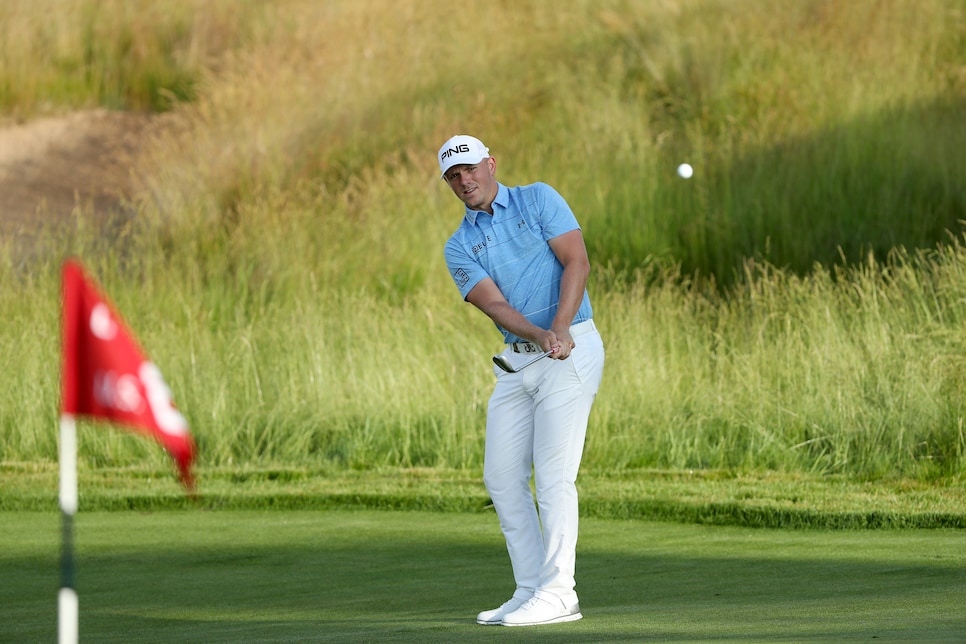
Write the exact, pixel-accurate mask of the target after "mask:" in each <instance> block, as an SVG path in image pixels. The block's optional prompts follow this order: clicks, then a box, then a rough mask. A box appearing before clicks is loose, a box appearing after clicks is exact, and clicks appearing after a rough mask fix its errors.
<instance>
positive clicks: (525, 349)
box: [507, 320, 597, 353]
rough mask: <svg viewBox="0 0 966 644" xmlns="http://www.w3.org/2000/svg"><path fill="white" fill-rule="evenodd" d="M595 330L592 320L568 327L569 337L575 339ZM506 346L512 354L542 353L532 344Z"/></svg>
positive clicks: (538, 347)
mask: <svg viewBox="0 0 966 644" xmlns="http://www.w3.org/2000/svg"><path fill="white" fill-rule="evenodd" d="M596 330H597V325H596V324H594V321H593V320H584V321H583V322H578V323H577V324H575V325H573V326H572V327H570V337H572V338H576V337H577V336H579V335H583V334H585V333H590V332H591V331H596ZM507 346H508V347H510V349H512V350H513V353H543V349H541V348H540V345H538V344H534V343H532V342H511V343H509V344H508V345H507Z"/></svg>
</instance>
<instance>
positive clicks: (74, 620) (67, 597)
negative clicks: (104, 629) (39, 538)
mask: <svg viewBox="0 0 966 644" xmlns="http://www.w3.org/2000/svg"><path fill="white" fill-rule="evenodd" d="M60 510H61V517H62V519H63V532H62V537H61V538H62V541H61V559H60V578H61V584H60V593H59V594H58V595H57V635H58V639H57V641H58V642H59V644H77V635H78V621H79V619H78V617H79V610H78V602H77V591H76V590H75V589H74V514H76V513H77V423H75V422H74V417H73V416H71V415H69V414H64V415H62V416H61V417H60Z"/></svg>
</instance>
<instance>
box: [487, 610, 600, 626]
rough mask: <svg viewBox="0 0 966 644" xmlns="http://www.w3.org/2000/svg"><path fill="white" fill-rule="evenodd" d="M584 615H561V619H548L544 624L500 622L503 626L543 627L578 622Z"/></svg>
mask: <svg viewBox="0 0 966 644" xmlns="http://www.w3.org/2000/svg"><path fill="white" fill-rule="evenodd" d="M582 618H583V615H582V614H580V613H574V614H572V615H561V616H560V617H554V618H553V619H548V620H546V621H544V622H524V623H522V624H513V623H509V624H508V623H507V622H500V624H502V625H503V626H543V625H545V624H563V623H564V622H576V621H577V620H578V619H582Z"/></svg>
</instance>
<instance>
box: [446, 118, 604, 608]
mask: <svg viewBox="0 0 966 644" xmlns="http://www.w3.org/2000/svg"><path fill="white" fill-rule="evenodd" d="M437 158H438V161H439V169H440V172H441V173H442V178H443V180H444V181H446V183H447V184H448V185H449V187H450V188H451V189H452V190H453V192H454V193H455V194H456V196H457V197H459V198H460V200H461V201H462V202H463V204H464V205H465V206H466V208H465V212H464V214H463V218H462V221H461V222H460V226H459V228H458V229H457V230H456V232H455V233H454V234H453V236H452V237H450V239H449V241H447V242H446V247H445V250H444V254H445V257H446V264H447V266H448V267H449V271H450V274H451V275H452V277H453V280H454V281H455V282H456V286H457V288H459V290H460V293H461V294H462V296H463V298H464V299H465V300H466V301H467V302H469V303H471V304H473V305H474V306H475V307H477V308H478V309H480V310H481V311H483V313H485V314H486V315H487V316H489V317H490V319H491V320H493V322H494V323H495V324H496V326H497V329H499V331H500V332H501V333H503V338H504V342H505V343H506V346H505V349H504V354H505V356H506V357H507V359H508V360H509V362H510V364H511V365H513V367H514V369H515V370H517V369H519V370H518V371H516V372H507V371H504V370H502V369H499V368H497V367H494V369H493V371H494V374H495V375H496V386H495V387H494V389H493V394H492V395H491V397H490V402H489V408H488V410H487V419H486V448H485V455H484V464H483V481H484V483H485V484H486V489H487V492H489V495H490V498H491V499H492V501H493V506H494V507H495V508H496V513H497V516H498V517H499V519H500V528H501V529H502V531H503V535H504V537H505V538H506V545H507V551H508V552H509V554H510V563H511V565H512V567H513V577H514V580H515V581H516V588H515V590H514V592H513V595H512V596H511V597H510V599H509V600H508V601H506V602H504V603H503V605H501V606H500V607H499V608H495V609H493V610H486V611H483V612H481V613H480V614H479V615H478V616H477V619H476V621H477V623H479V624H487V625H490V624H502V625H504V626H534V625H537V624H554V623H558V622H569V621H574V620H578V619H580V618H581V617H582V615H581V613H580V605H579V603H578V601H577V593H576V592H575V590H574V588H575V581H574V563H575V556H576V548H577V488H576V485H575V481H576V479H577V470H578V468H579V466H580V458H581V454H582V452H583V448H584V437H585V435H586V431H587V418H588V416H589V415H590V408H591V405H592V404H593V402H594V397H595V396H596V394H597V388H598V386H599V385H600V379H601V374H602V372H603V368H604V346H603V343H602V341H601V338H600V334H598V332H597V328H596V327H595V325H594V321H593V311H592V310H591V306H590V299H589V297H588V296H587V292H586V289H585V285H586V282H587V275H588V273H589V272H590V263H589V261H588V259H587V250H586V248H585V246H584V240H583V236H582V234H581V231H580V226H579V225H578V223H577V220H576V218H575V217H574V214H573V212H572V211H571V209H570V207H569V206H568V205H567V202H566V201H564V199H563V198H562V197H561V196H560V195H559V194H558V193H557V192H556V191H555V190H554V189H553V188H551V187H550V186H549V185H547V184H545V183H534V184H531V185H526V186H518V187H514V188H508V187H506V186H505V185H503V184H502V183H499V182H498V181H497V180H496V159H495V158H494V157H492V156H490V152H489V149H488V148H487V147H486V146H485V145H483V143H482V142H481V141H480V140H478V139H476V138H473V137H471V136H466V135H458V136H454V137H453V138H451V139H450V140H448V141H447V142H446V143H444V144H443V146H442V147H441V148H440V149H439V154H438V157H437ZM545 351H552V353H551V354H550V356H549V357H547V358H546V359H541V360H538V361H537V362H536V363H534V364H533V365H531V366H528V367H526V368H523V367H522V366H523V365H524V364H526V363H527V362H529V361H530V360H531V359H532V358H533V356H535V355H538V354H540V353H543V352H545ZM531 472H532V474H533V478H534V486H535V489H536V506H537V507H534V499H533V494H532V493H531V491H530V477H531ZM538 509H539V514H538Z"/></svg>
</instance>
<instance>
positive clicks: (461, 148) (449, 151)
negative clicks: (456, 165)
mask: <svg viewBox="0 0 966 644" xmlns="http://www.w3.org/2000/svg"><path fill="white" fill-rule="evenodd" d="M469 151H470V146H469V145H467V144H466V143H460V144H459V145H457V146H456V147H455V148H446V149H445V150H443V151H442V152H441V153H440V155H439V160H440V161H444V160H445V159H448V158H449V157H451V156H453V155H454V154H463V153H466V152H469Z"/></svg>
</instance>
